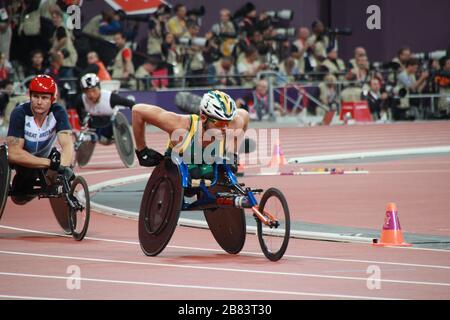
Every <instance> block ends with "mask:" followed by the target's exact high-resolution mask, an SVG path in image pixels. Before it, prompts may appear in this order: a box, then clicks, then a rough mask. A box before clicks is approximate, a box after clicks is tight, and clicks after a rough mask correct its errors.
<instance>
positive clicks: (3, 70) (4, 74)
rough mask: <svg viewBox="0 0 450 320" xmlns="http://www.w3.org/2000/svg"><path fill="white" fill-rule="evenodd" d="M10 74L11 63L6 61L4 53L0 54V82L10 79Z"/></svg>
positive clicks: (11, 70)
mask: <svg viewBox="0 0 450 320" xmlns="http://www.w3.org/2000/svg"><path fill="white" fill-rule="evenodd" d="M12 72H13V69H12V65H11V63H10V62H9V61H8V60H6V57H5V54H4V53H3V52H0V81H3V80H7V79H10V78H11V74H12Z"/></svg>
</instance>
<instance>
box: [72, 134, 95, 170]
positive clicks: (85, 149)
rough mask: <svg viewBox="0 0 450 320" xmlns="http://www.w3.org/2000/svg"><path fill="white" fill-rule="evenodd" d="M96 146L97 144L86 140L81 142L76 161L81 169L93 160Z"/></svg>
mask: <svg viewBox="0 0 450 320" xmlns="http://www.w3.org/2000/svg"><path fill="white" fill-rule="evenodd" d="M95 145H96V143H95V142H92V141H90V140H85V141H83V142H81V144H80V145H79V146H78V149H77V150H76V155H75V159H76V162H77V163H78V166H79V167H80V168H83V167H84V166H86V165H87V164H88V162H89V160H91V157H92V154H93V153H94V149H95Z"/></svg>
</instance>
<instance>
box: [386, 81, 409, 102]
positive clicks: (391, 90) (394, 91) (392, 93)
mask: <svg viewBox="0 0 450 320" xmlns="http://www.w3.org/2000/svg"><path fill="white" fill-rule="evenodd" d="M385 89H386V93H387V94H388V96H389V97H390V98H394V99H401V98H404V97H405V96H406V94H407V93H408V90H406V88H400V87H394V86H392V85H390V84H388V85H386V88H385Z"/></svg>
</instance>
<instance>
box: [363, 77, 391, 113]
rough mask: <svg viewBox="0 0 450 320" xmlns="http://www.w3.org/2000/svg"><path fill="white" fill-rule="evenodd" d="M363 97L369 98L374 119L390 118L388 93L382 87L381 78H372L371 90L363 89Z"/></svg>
mask: <svg viewBox="0 0 450 320" xmlns="http://www.w3.org/2000/svg"><path fill="white" fill-rule="evenodd" d="M361 97H362V99H364V100H367V103H368V104H369V109H370V113H371V114H372V117H373V118H374V119H381V120H387V119H388V102H389V101H388V94H387V93H386V92H385V91H384V90H382V89H381V83H380V80H378V79H377V78H373V79H371V80H370V89H369V91H363V92H362V95H361Z"/></svg>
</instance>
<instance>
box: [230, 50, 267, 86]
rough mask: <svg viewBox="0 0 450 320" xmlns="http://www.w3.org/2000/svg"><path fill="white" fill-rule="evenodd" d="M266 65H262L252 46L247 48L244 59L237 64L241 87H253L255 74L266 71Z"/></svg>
mask: <svg viewBox="0 0 450 320" xmlns="http://www.w3.org/2000/svg"><path fill="white" fill-rule="evenodd" d="M266 69H267V65H266V64H262V63H261V62H260V61H259V59H258V51H257V50H256V48H255V47H254V46H249V47H248V48H247V49H246V50H245V56H244V58H243V59H242V60H241V61H240V62H239V63H238V65H237V70H238V73H239V75H240V76H241V85H242V86H244V87H245V86H249V87H253V86H254V85H255V84H256V82H255V77H256V74H257V73H258V72H259V71H261V70H266Z"/></svg>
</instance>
